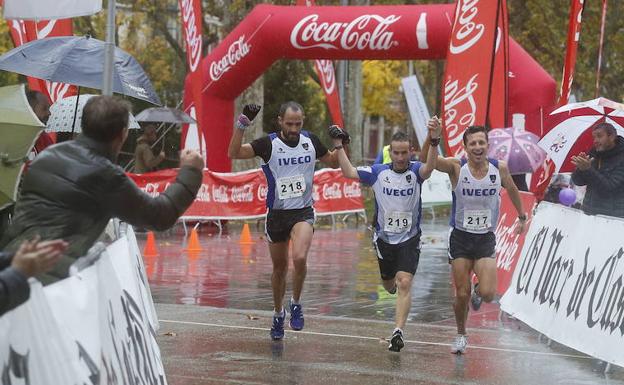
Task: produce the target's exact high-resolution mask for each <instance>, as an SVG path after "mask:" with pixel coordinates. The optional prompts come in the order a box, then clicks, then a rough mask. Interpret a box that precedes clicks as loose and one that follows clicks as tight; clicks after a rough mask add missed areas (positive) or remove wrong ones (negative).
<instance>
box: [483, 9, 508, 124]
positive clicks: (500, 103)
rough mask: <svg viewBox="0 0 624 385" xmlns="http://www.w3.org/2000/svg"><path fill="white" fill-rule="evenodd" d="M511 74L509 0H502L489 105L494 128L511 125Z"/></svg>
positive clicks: (489, 115)
mask: <svg viewBox="0 0 624 385" xmlns="http://www.w3.org/2000/svg"><path fill="white" fill-rule="evenodd" d="M508 74H509V20H508V18H507V0H501V1H500V9H499V11H498V26H497V28H496V45H495V49H494V68H493V69H492V85H491V87H490V100H489V103H490V104H489V107H488V120H489V121H488V122H487V123H488V124H489V126H490V127H492V128H497V127H509V118H508V117H509V114H508V111H507V109H508V105H509V104H508V89H509V85H508V81H507V79H508V78H509V77H508Z"/></svg>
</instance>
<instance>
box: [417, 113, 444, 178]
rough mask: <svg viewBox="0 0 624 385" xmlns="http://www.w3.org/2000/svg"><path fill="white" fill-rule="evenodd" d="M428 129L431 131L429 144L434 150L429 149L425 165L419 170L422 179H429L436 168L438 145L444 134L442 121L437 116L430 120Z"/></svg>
mask: <svg viewBox="0 0 624 385" xmlns="http://www.w3.org/2000/svg"><path fill="white" fill-rule="evenodd" d="M427 129H428V131H429V134H428V135H427V139H428V140H427V142H428V144H429V145H430V146H431V147H432V148H431V149H427V157H426V160H425V163H424V164H423V166H421V167H420V169H419V170H418V172H419V173H420V177H421V178H422V179H428V178H429V177H430V176H431V173H432V172H433V170H434V169H435V167H436V163H437V160H438V145H439V144H440V134H441V132H442V123H441V122H440V119H438V117H437V116H434V117H432V118H431V119H429V122H427Z"/></svg>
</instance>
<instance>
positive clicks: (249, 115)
mask: <svg viewBox="0 0 624 385" xmlns="http://www.w3.org/2000/svg"><path fill="white" fill-rule="evenodd" d="M260 108H262V106H260V105H258V104H247V105H245V107H243V113H242V114H240V115H239V116H238V120H237V121H236V128H235V129H234V132H233V133H232V138H231V139H230V145H229V146H228V156H229V157H230V159H251V158H253V157H255V156H256V153H255V152H254V150H253V148H252V147H251V144H249V143H245V144H243V135H244V134H245V130H246V129H247V127H249V126H250V125H251V122H252V121H253V120H254V118H255V117H256V115H258V112H260Z"/></svg>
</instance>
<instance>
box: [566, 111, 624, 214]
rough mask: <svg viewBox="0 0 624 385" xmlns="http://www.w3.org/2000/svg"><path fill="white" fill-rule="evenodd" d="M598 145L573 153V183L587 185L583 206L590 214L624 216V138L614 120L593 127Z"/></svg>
mask: <svg viewBox="0 0 624 385" xmlns="http://www.w3.org/2000/svg"><path fill="white" fill-rule="evenodd" d="M592 137H593V140H594V147H593V148H592V149H591V150H590V151H589V154H586V153H585V152H581V153H580V154H578V155H575V156H572V163H573V164H574V165H575V166H576V170H574V172H573V173H572V182H574V184H575V185H577V186H587V190H586V193H585V198H584V199H583V205H582V209H583V211H584V212H585V213H586V214H590V215H596V214H602V215H610V216H613V217H620V218H624V138H622V137H621V136H619V135H618V134H617V132H616V130H615V127H614V126H613V125H612V124H610V123H606V122H603V123H599V124H597V125H596V126H594V127H592Z"/></svg>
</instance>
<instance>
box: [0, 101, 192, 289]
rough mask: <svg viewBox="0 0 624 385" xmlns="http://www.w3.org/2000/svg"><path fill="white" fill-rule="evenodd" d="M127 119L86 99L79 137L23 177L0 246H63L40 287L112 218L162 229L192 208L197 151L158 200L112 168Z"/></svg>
mask: <svg viewBox="0 0 624 385" xmlns="http://www.w3.org/2000/svg"><path fill="white" fill-rule="evenodd" d="M128 119H129V109H128V107H127V106H126V104H124V103H123V102H122V101H120V100H118V99H116V98H114V97H111V96H94V97H92V98H91V99H89V101H88V102H87V103H86V105H85V107H84V109H83V115H82V121H81V126H82V135H81V136H79V137H78V138H77V139H76V140H72V141H68V142H64V143H61V144H57V145H55V146H52V147H50V148H48V149H47V150H46V151H44V152H42V153H41V154H40V155H39V156H37V157H36V158H35V160H34V161H33V162H32V164H31V166H30V168H29V171H28V174H27V175H26V176H25V177H24V182H23V185H22V193H21V196H20V198H19V199H18V201H17V202H16V205H15V216H14V217H13V223H12V224H11V227H9V229H8V231H7V233H6V234H5V236H4V237H3V238H2V241H1V242H0V248H6V250H7V251H9V252H12V251H16V250H17V248H18V247H19V245H20V244H21V243H22V242H23V241H24V240H27V239H32V238H33V237H34V236H35V235H37V234H40V235H41V236H42V238H43V239H44V240H48V239H64V240H65V241H67V242H68V243H69V247H68V249H67V252H66V253H64V255H63V258H61V261H60V262H59V263H58V264H57V265H56V266H55V267H54V269H52V270H51V271H50V272H48V273H47V274H44V275H40V276H39V277H38V278H39V280H40V281H41V282H42V283H43V284H49V283H52V282H55V281H57V280H59V279H63V278H65V277H67V276H68V273H69V267H70V265H71V264H72V263H73V262H74V261H75V260H76V259H77V258H79V257H81V256H84V255H86V254H87V251H88V250H89V248H90V247H91V246H93V244H94V243H95V242H96V240H97V239H98V238H99V237H100V235H101V234H102V232H103V231H104V229H105V228H106V225H107V224H108V222H109V220H110V219H111V218H120V219H121V220H123V221H125V222H128V223H129V224H131V225H133V226H139V227H145V228H148V229H154V230H164V229H167V228H169V227H171V226H172V225H173V224H175V222H176V221H177V219H178V218H179V217H180V216H181V215H182V214H183V213H184V211H186V209H187V208H188V207H189V206H190V205H191V204H192V203H193V201H194V199H195V196H196V195H197V191H198V190H199V187H200V186H201V181H202V176H203V168H204V161H203V159H202V157H201V156H200V154H199V153H198V152H196V151H191V150H185V151H183V152H182V154H181V156H180V170H179V171H178V175H177V178H176V181H175V182H174V183H172V184H171V185H170V186H169V187H168V188H167V189H166V190H165V191H164V192H163V193H162V194H160V195H159V196H157V197H151V196H150V195H149V194H147V193H145V192H143V191H141V190H140V189H139V188H138V187H137V186H136V184H135V183H134V182H133V181H132V180H131V179H130V178H129V177H128V176H127V175H126V173H125V172H124V170H123V169H122V168H121V167H119V166H117V165H116V164H115V162H116V159H117V156H118V155H119V152H120V151H121V147H122V145H123V143H124V141H125V140H126V138H127V136H128Z"/></svg>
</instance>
